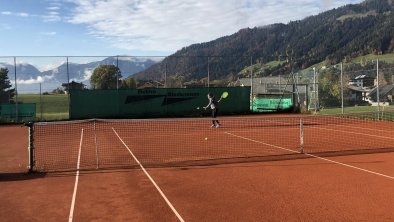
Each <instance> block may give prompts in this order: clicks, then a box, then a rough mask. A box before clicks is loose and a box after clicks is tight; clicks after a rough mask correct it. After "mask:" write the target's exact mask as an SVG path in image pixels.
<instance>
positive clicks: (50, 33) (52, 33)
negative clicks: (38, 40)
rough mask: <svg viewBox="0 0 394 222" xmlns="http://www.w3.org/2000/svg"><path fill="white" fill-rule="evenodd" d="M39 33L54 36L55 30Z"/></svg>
mask: <svg viewBox="0 0 394 222" xmlns="http://www.w3.org/2000/svg"><path fill="white" fill-rule="evenodd" d="M40 35H47V36H54V35H56V32H40Z"/></svg>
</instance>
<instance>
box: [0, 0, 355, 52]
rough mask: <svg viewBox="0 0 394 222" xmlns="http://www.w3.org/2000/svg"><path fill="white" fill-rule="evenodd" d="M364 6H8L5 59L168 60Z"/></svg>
mask: <svg viewBox="0 0 394 222" xmlns="http://www.w3.org/2000/svg"><path fill="white" fill-rule="evenodd" d="M362 1H363V0H0V33H1V34H0V56H114V55H130V56H167V55H170V54H172V53H174V52H176V51H177V50H179V49H181V48H183V47H186V46H189V45H191V44H195V43H202V42H209V41H212V40H215V39H217V38H220V37H222V36H226V35H231V34H233V33H235V32H237V31H238V30H240V29H243V28H248V27H249V28H253V27H260V26H264V25H269V24H273V23H285V24H286V23H288V22H290V21H295V20H301V19H303V18H305V17H307V16H311V15H317V14H319V13H321V12H324V11H327V10H329V9H333V8H338V7H340V6H343V5H347V4H357V3H360V2H362Z"/></svg>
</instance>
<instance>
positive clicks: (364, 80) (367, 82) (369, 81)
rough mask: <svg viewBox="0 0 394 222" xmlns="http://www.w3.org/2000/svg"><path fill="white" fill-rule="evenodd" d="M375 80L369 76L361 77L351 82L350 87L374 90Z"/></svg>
mask: <svg viewBox="0 0 394 222" xmlns="http://www.w3.org/2000/svg"><path fill="white" fill-rule="evenodd" d="M374 81H375V78H372V77H369V76H367V75H359V76H356V77H355V78H353V79H351V80H349V84H348V85H349V86H353V87H361V88H368V87H369V88H372V87H373V86H374Z"/></svg>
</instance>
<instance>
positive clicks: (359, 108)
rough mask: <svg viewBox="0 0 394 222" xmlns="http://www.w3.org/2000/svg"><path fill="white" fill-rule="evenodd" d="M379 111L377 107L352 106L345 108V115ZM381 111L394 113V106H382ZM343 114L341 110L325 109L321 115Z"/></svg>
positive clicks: (321, 111)
mask: <svg viewBox="0 0 394 222" xmlns="http://www.w3.org/2000/svg"><path fill="white" fill-rule="evenodd" d="M376 111H378V107H377V106H351V107H345V108H344V113H355V112H376ZM380 111H394V106H381V107H380ZM340 113H342V109H341V108H324V109H322V110H320V112H319V114H322V115H327V114H340Z"/></svg>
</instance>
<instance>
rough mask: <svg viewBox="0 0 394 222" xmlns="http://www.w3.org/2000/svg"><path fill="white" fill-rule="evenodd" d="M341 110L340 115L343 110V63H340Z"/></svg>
mask: <svg viewBox="0 0 394 222" xmlns="http://www.w3.org/2000/svg"><path fill="white" fill-rule="evenodd" d="M341 109H342V114H344V112H345V110H344V107H343V62H341Z"/></svg>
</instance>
